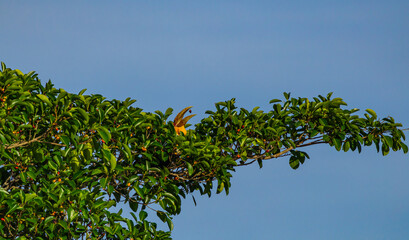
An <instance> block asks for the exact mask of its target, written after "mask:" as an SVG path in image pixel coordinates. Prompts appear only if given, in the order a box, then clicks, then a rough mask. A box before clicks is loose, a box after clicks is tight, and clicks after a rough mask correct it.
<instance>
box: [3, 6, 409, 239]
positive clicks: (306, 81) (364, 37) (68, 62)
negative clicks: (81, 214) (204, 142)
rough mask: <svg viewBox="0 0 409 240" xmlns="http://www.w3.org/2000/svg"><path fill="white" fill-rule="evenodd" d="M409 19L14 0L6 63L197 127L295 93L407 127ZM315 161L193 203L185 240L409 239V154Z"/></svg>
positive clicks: (377, 12)
mask: <svg viewBox="0 0 409 240" xmlns="http://www.w3.org/2000/svg"><path fill="white" fill-rule="evenodd" d="M408 12H409V2H408V1H391V0H389V1H273V0H272V1H240V0H237V1H115V2H112V1H87V2H85V1H65V2H63V1H41V2H34V1H12V2H11V1H0V26H1V30H0V31H1V32H0V61H3V62H5V63H6V64H7V66H8V67H11V68H18V69H20V70H22V71H24V72H28V71H31V70H35V71H37V72H38V73H39V76H40V78H41V79H42V80H43V81H47V80H48V79H51V80H52V81H53V83H54V84H55V86H56V87H57V88H63V89H65V90H67V91H70V92H79V91H80V90H81V89H83V88H87V89H88V91H87V93H88V94H91V93H100V94H103V95H104V96H106V97H108V98H116V99H121V100H124V99H126V98H127V97H131V98H133V99H136V100H137V102H136V106H138V107H141V108H143V109H144V110H146V111H150V112H152V111H155V110H166V109H167V108H168V107H172V108H174V109H175V111H179V110H181V109H182V108H184V107H186V106H190V105H193V106H194V108H193V113H196V114H198V116H196V117H195V118H194V119H192V123H195V121H196V122H197V121H199V119H201V118H203V117H204V116H205V115H204V112H205V110H208V109H213V107H214V103H215V102H218V101H225V100H228V99H230V98H233V97H234V98H236V99H237V105H238V106H240V107H246V108H253V107H255V106H261V108H262V109H264V110H266V111H267V110H269V109H270V106H269V104H268V101H269V100H271V99H273V98H282V93H283V92H291V94H292V96H295V97H310V98H311V97H314V96H316V95H318V94H326V93H328V92H334V97H341V98H343V99H344V100H345V101H346V102H347V103H348V104H349V106H348V107H350V108H354V107H357V108H360V109H362V110H365V109H366V108H371V109H374V110H375V111H376V112H377V113H378V116H381V117H383V116H393V117H394V118H395V119H396V120H397V121H398V122H402V123H403V124H404V126H405V127H406V128H407V127H408V125H409V111H408V110H409V107H408V102H409V96H408V94H407V92H408V90H409V14H408ZM172 117H173V116H172ZM406 133H407V134H408V132H406ZM406 143H407V144H408V141H406ZM305 150H306V151H307V152H308V153H309V155H310V157H311V159H310V160H308V161H307V162H306V163H305V164H304V165H303V166H301V167H300V168H299V169H298V170H296V171H294V170H292V169H291V168H290V167H289V165H288V159H286V158H280V159H276V160H270V161H268V162H265V167H264V168H263V169H259V168H258V167H257V166H250V167H245V168H240V169H238V171H237V172H236V173H235V174H234V176H233V179H232V188H231V190H230V194H229V195H228V196H225V194H221V195H214V196H213V197H212V198H210V199H209V198H207V197H206V196H198V195H196V200H197V203H198V205H197V206H194V204H193V202H192V200H191V198H188V199H187V200H186V201H184V202H183V204H182V213H181V214H180V215H179V216H176V217H175V218H174V223H175V230H174V232H173V237H174V239H177V240H179V239H180V240H184V239H186V240H190V239H203V240H204V239H371V240H373V239H408V236H409V201H408V199H409V173H408V169H409V155H404V154H403V153H402V152H400V153H391V154H389V155H388V156H386V157H383V156H382V155H381V154H379V153H376V150H375V148H372V147H369V148H367V149H364V150H363V152H362V153H361V154H358V153H355V152H353V153H343V152H337V151H336V150H334V149H332V148H329V147H327V146H315V147H311V148H310V149H308V148H306V149H305ZM153 219H154V218H153ZM161 226H162V227H164V228H166V226H165V225H161Z"/></svg>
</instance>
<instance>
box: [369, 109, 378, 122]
mask: <svg viewBox="0 0 409 240" xmlns="http://www.w3.org/2000/svg"><path fill="white" fill-rule="evenodd" d="M366 112H367V113H369V114H371V116H372V117H373V118H375V119H376V118H377V116H376V113H375V111H374V110H372V109H369V108H368V109H366Z"/></svg>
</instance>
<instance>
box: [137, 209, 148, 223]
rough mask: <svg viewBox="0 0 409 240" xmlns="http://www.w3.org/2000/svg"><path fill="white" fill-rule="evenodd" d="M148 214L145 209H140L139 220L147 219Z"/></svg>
mask: <svg viewBox="0 0 409 240" xmlns="http://www.w3.org/2000/svg"><path fill="white" fill-rule="evenodd" d="M147 216H148V213H146V212H145V211H140V212H139V220H140V221H143V220H145V219H146V217H147Z"/></svg>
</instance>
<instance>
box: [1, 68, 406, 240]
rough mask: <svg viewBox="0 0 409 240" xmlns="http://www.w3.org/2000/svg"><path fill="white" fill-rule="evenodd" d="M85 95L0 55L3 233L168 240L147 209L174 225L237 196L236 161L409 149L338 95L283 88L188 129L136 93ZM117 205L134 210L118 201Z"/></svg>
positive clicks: (390, 125) (390, 127) (392, 129)
mask: <svg viewBox="0 0 409 240" xmlns="http://www.w3.org/2000/svg"><path fill="white" fill-rule="evenodd" d="M84 92H85V90H83V91H81V92H80V93H78V94H72V93H68V92H66V91H64V90H63V89H56V88H54V87H53V84H52V83H51V82H48V83H46V84H45V85H42V84H41V82H40V80H39V79H38V77H37V74H35V73H34V72H30V73H27V74H23V73H22V72H21V71H20V70H17V69H16V70H12V69H9V68H6V66H5V65H4V64H3V63H2V69H1V72H0V105H1V107H0V238H2V237H3V238H5V239H32V238H33V239H34V238H35V239H57V238H59V239H84V238H87V239H88V238H92V239H170V232H165V231H162V230H157V229H156V224H155V223H150V222H148V221H146V217H147V214H148V212H150V213H156V214H157V216H158V217H159V218H160V219H161V220H162V221H164V222H167V223H168V225H169V228H170V230H171V229H172V228H173V224H172V222H171V217H172V215H175V214H179V213H180V211H181V197H186V195H188V194H189V193H191V192H193V191H199V192H200V193H201V194H207V195H209V196H211V193H212V189H213V188H216V191H217V193H220V192H222V191H225V192H226V193H228V192H229V187H230V178H231V176H232V175H231V174H232V172H234V169H235V167H237V166H243V165H249V164H252V163H258V164H259V165H260V167H262V164H263V161H264V160H267V159H271V158H278V157H284V156H288V158H289V163H290V166H291V167H292V168H294V169H296V168H298V167H299V166H300V165H301V164H303V163H304V161H305V160H306V158H309V156H308V154H307V153H306V152H304V151H301V149H303V147H306V146H310V145H315V144H329V145H330V146H333V147H334V148H335V149H336V150H338V151H340V150H343V151H349V150H352V151H355V150H358V151H361V148H362V146H369V145H371V144H375V146H376V147H377V149H378V151H381V152H382V154H383V155H386V154H388V152H389V151H390V150H391V149H392V150H393V151H397V150H401V149H402V150H403V151H404V152H405V153H407V151H408V147H407V146H406V145H405V144H404V143H403V142H402V140H404V139H405V136H404V133H403V132H402V130H401V129H399V127H401V124H399V123H395V122H394V119H393V118H392V117H387V118H383V119H381V120H380V119H378V117H377V115H376V113H375V112H374V111H373V110H370V109H367V110H366V112H367V113H365V114H364V117H359V116H358V115H354V113H355V112H356V111H358V109H351V110H348V109H343V108H341V107H342V106H343V105H346V104H345V103H344V102H343V101H342V99H340V98H333V99H331V94H328V95H327V96H326V97H323V96H319V97H317V98H314V99H313V100H309V99H306V98H291V97H290V94H287V93H285V94H284V97H285V99H284V100H283V101H281V100H277V99H274V100H272V101H271V103H272V110H271V111H268V112H263V111H261V110H258V108H255V109H253V110H251V111H249V110H246V109H243V108H241V109H238V108H237V107H236V106H235V101H234V99H232V100H229V101H226V102H219V103H216V105H215V110H214V111H207V112H206V114H207V115H208V116H207V117H206V118H204V119H202V120H201V121H200V123H198V124H196V125H195V126H194V127H193V128H192V129H191V130H187V132H186V131H183V130H184V129H185V128H184V124H186V122H184V123H183V124H182V125H180V124H179V123H178V124H179V125H177V126H176V124H175V125H174V124H173V122H172V121H169V120H168V118H169V116H170V115H171V114H172V112H173V110H172V109H171V108H169V109H167V110H166V111H165V112H164V113H162V112H160V111H156V112H155V113H147V112H143V111H142V109H140V108H136V107H133V106H132V103H134V100H130V99H129V98H128V99H126V100H125V101H119V100H106V99H105V98H104V97H103V96H101V95H97V94H93V95H84ZM185 112H186V111H185ZM182 115H183V114H182ZM177 127H179V129H178V128H177ZM182 127H183V129H181V128H182ZM186 127H188V126H186ZM185 133H186V134H185ZM118 202H124V203H125V204H126V205H129V209H127V210H126V211H131V212H132V213H131V214H132V216H133V219H126V218H124V217H123V216H122V215H121V213H122V210H120V211H119V212H113V211H110V210H109V209H110V207H111V206H115V205H116V204H117V203H118Z"/></svg>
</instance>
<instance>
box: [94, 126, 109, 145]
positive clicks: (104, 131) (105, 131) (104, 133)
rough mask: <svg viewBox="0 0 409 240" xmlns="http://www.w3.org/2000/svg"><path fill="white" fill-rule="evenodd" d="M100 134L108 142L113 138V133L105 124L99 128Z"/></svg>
mask: <svg viewBox="0 0 409 240" xmlns="http://www.w3.org/2000/svg"><path fill="white" fill-rule="evenodd" d="M97 131H98V134H99V135H100V136H101V138H102V139H103V140H104V141H105V142H106V143H108V142H109V141H110V140H111V133H110V132H109V131H108V129H106V128H105V127H103V126H100V127H98V128H97Z"/></svg>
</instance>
